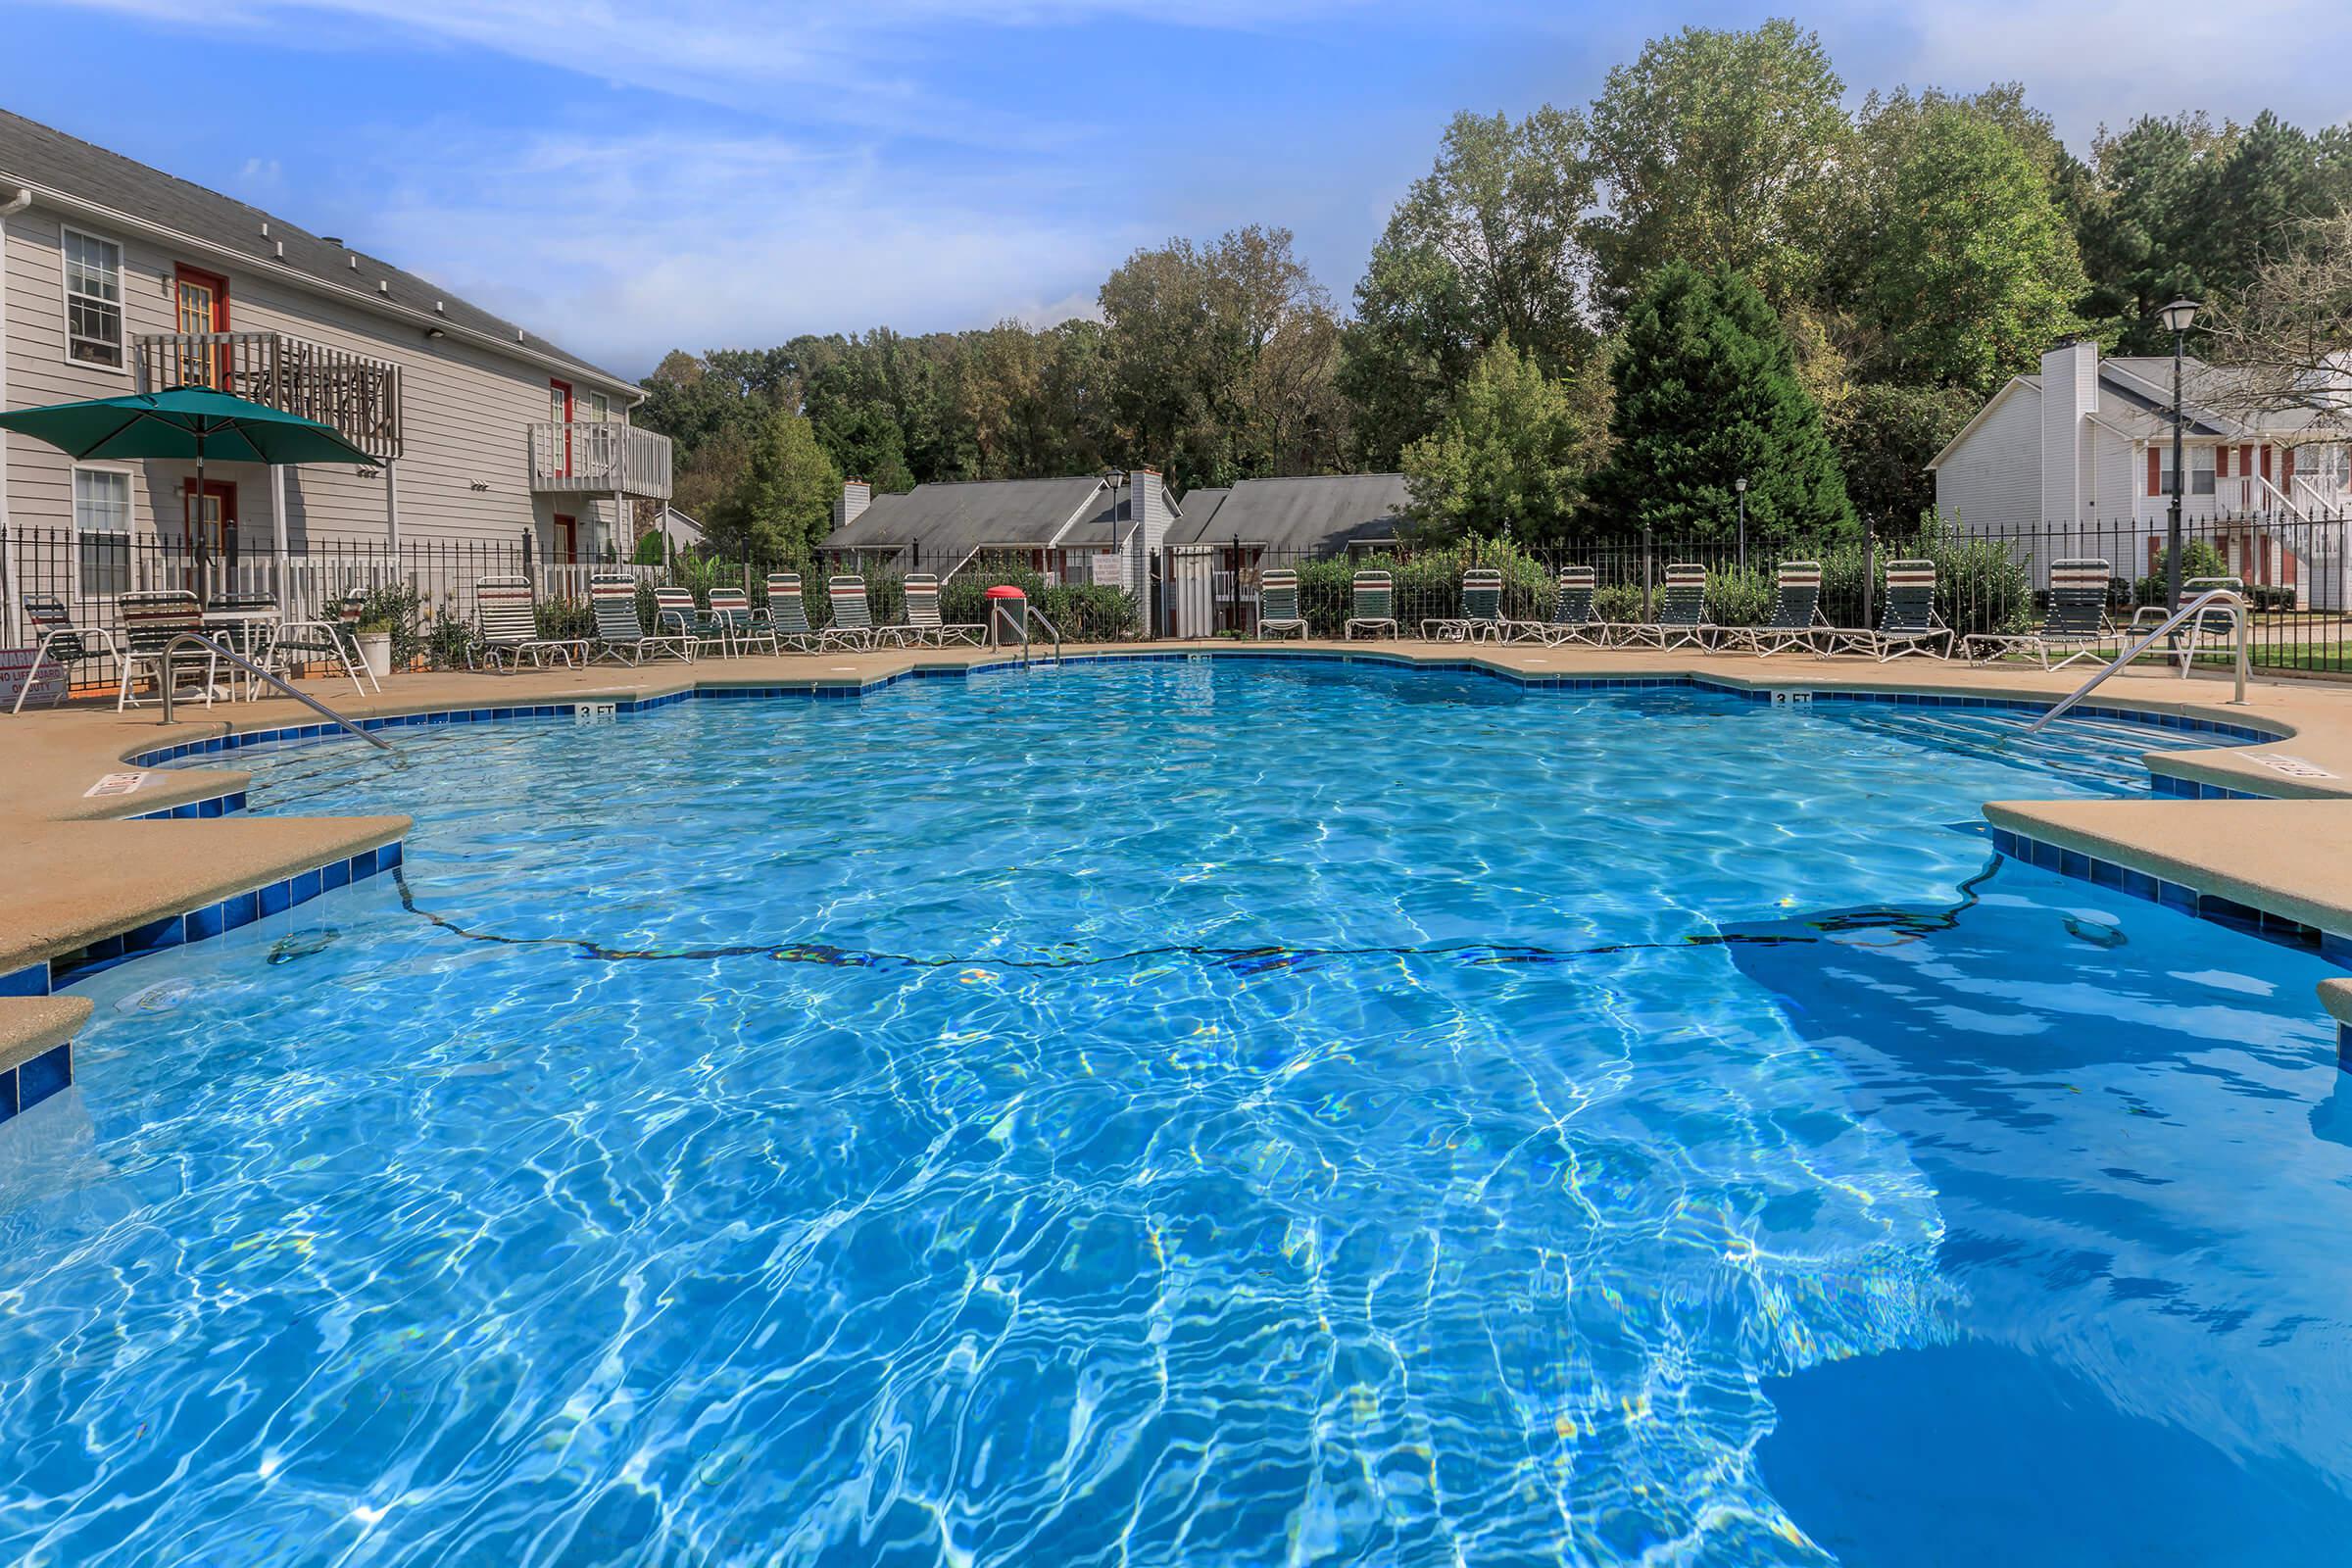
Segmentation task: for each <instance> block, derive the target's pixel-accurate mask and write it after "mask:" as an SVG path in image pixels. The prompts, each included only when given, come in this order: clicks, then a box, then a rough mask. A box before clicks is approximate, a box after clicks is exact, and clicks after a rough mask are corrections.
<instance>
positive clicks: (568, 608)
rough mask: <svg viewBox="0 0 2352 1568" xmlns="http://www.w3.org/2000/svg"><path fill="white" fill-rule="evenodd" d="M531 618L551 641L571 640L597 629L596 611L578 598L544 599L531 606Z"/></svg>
mask: <svg viewBox="0 0 2352 1568" xmlns="http://www.w3.org/2000/svg"><path fill="white" fill-rule="evenodd" d="M531 619H532V621H533V622H535V623H536V624H537V627H538V631H539V635H540V636H542V637H545V638H547V639H549V640H551V641H564V642H570V641H573V640H575V639H577V638H581V637H586V636H588V635H589V634H590V633H592V632H594V631H595V630H596V613H595V612H594V611H592V610H590V609H589V608H588V606H587V605H586V603H584V602H583V601H581V600H577V599H542V600H540V601H539V602H538V603H537V604H535V605H533V606H532V607H531Z"/></svg>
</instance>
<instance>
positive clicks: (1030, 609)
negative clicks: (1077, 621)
mask: <svg viewBox="0 0 2352 1568" xmlns="http://www.w3.org/2000/svg"><path fill="white" fill-rule="evenodd" d="M1006 604H1007V601H1005V600H1003V599H992V600H990V601H989V610H988V615H989V627H988V630H989V636H990V637H991V639H992V640H993V639H994V637H995V636H996V630H997V622H998V617H1000V616H1005V615H1009V614H1011V613H1012V612H1011V611H1010V610H1008V609H1006V608H1005V606H1006ZM1032 620H1035V621H1038V622H1039V623H1041V624H1042V625H1044V627H1045V628H1046V630H1047V631H1049V632H1051V633H1053V635H1054V662H1055V663H1056V664H1058V663H1060V662H1061V628H1060V627H1058V626H1056V625H1054V623H1053V622H1052V621H1050V620H1047V619H1046V617H1045V616H1044V615H1042V614H1040V613H1038V609H1037V607H1036V606H1035V605H1031V604H1029V603H1027V602H1026V601H1023V602H1022V610H1021V663H1022V665H1023V667H1026V666H1027V665H1028V662H1029V622H1031V621H1032Z"/></svg>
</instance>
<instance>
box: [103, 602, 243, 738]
mask: <svg viewBox="0 0 2352 1568" xmlns="http://www.w3.org/2000/svg"><path fill="white" fill-rule="evenodd" d="M115 609H116V612H117V613H119V614H120V615H121V616H122V617H123V631H122V636H121V639H120V640H119V641H118V642H117V644H116V650H117V652H118V654H119V656H120V662H121V663H122V666H123V680H122V685H121V687H120V688H119V689H118V690H117V692H116V694H115V711H116V712H118V713H119V712H121V711H123V709H125V708H136V707H138V706H139V705H138V701H137V699H135V698H133V697H132V696H131V695H130V689H131V687H132V686H133V685H134V684H136V683H137V680H138V675H139V671H140V670H141V669H142V668H144V669H146V670H148V671H150V672H152V673H153V674H154V676H155V681H156V687H157V689H158V690H159V691H160V690H161V689H162V687H163V682H164V659H165V651H166V650H167V649H169V648H170V647H171V646H172V639H173V638H174V637H177V636H178V635H179V634H180V633H182V632H190V631H192V632H202V631H203V630H204V607H203V606H202V605H200V604H198V603H197V602H196V596H195V595H194V594H193V593H191V592H189V591H188V590H187V589H185V588H170V589H164V590H162V591H159V592H155V593H141V594H124V595H123V597H122V598H120V599H118V600H116V601H115ZM219 664H220V661H219V660H217V659H214V658H211V657H209V656H208V657H207V658H206V659H205V660H204V661H203V662H202V663H201V664H200V663H198V662H196V661H194V660H183V661H181V662H179V663H178V664H177V665H176V666H175V668H174V669H173V672H172V679H174V680H177V679H179V678H180V677H182V676H184V675H186V674H188V673H189V672H190V671H192V670H195V671H201V673H202V674H203V676H204V706H205V707H207V708H210V707H212V706H213V688H214V680H215V677H217V676H218V675H219V674H220V670H219V668H218V667H217V666H218V665H219Z"/></svg>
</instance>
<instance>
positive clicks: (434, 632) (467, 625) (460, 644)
mask: <svg viewBox="0 0 2352 1568" xmlns="http://www.w3.org/2000/svg"><path fill="white" fill-rule="evenodd" d="M472 648H473V625H472V623H471V622H469V621H467V620H466V619H464V618H463V617H462V616H458V615H452V614H450V613H447V612H446V611H445V612H443V613H439V614H436V615H435V616H433V624H432V628H431V630H429V631H428V632H427V633H426V634H425V638H424V653H425V658H426V659H427V660H428V661H430V662H431V663H432V666H433V667H434V668H435V669H463V668H465V667H466V655H467V654H468V653H470V652H471V651H472Z"/></svg>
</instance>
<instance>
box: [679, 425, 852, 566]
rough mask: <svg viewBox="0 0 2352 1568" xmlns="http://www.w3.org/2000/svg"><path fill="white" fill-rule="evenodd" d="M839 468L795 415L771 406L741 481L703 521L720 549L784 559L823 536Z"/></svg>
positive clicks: (838, 488)
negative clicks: (770, 412)
mask: <svg viewBox="0 0 2352 1568" xmlns="http://www.w3.org/2000/svg"><path fill="white" fill-rule="evenodd" d="M840 494H841V470H840V469H838V468H836V467H834V466H833V460H832V459H831V458H828V457H826V456H825V449H824V448H823V447H821V446H819V445H818V444H817V440H816V432H815V431H814V430H813V429H812V428H811V427H810V426H809V420H808V419H807V418H806V417H803V416H801V415H798V414H793V413H790V412H788V411H785V410H781V409H779V410H777V411H776V412H775V413H773V414H771V415H769V416H768V417H767V419H766V421H765V422H764V423H762V424H761V425H760V430H759V433H758V434H757V435H756V436H755V437H754V438H753V441H752V449H751V460H750V462H749V463H748V464H747V465H746V466H745V467H744V473H743V479H742V481H741V482H740V483H739V484H737V485H736V487H735V488H734V489H733V490H732V491H731V492H729V493H728V494H727V495H726V497H725V498H724V499H722V500H721V501H720V502H719V504H718V505H717V506H715V507H713V508H711V516H710V517H709V518H708V519H707V520H708V522H709V525H710V530H711V539H712V540H713V541H714V542H715V543H717V545H718V546H719V548H720V550H721V551H723V552H724V553H726V554H728V555H730V556H735V557H738V558H739V559H742V560H747V561H784V560H790V559H793V558H795V557H798V556H801V555H804V554H806V553H807V552H808V551H809V550H810V549H811V548H813V547H814V546H815V544H816V543H817V541H819V540H821V539H822V538H824V536H825V532H826V528H827V525H828V523H829V522H830V520H831V518H832V515H833V501H834V498H835V497H837V496H839V495H840Z"/></svg>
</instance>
